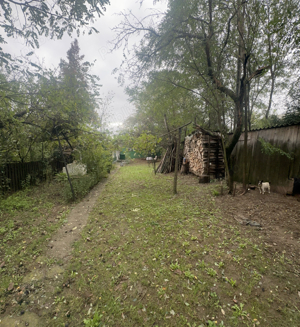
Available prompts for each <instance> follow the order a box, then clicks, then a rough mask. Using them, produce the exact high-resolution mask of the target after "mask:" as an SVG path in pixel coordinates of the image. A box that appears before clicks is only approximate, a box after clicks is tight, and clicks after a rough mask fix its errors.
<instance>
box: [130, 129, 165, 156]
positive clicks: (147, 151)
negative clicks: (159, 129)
mask: <svg viewBox="0 0 300 327" xmlns="http://www.w3.org/2000/svg"><path fill="white" fill-rule="evenodd" d="M160 141H161V138H159V137H157V136H155V135H152V134H149V133H146V132H144V133H142V134H141V135H140V136H139V137H138V138H137V139H136V140H135V141H134V143H133V149H134V150H135V151H136V152H137V153H140V154H142V155H144V156H145V157H146V156H154V155H155V154H156V152H157V151H158V144H159V143H160Z"/></svg>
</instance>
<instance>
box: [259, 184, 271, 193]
mask: <svg viewBox="0 0 300 327" xmlns="http://www.w3.org/2000/svg"><path fill="white" fill-rule="evenodd" d="M258 188H259V193H260V194H265V192H267V191H268V193H270V183H269V182H263V181H259V182H258Z"/></svg>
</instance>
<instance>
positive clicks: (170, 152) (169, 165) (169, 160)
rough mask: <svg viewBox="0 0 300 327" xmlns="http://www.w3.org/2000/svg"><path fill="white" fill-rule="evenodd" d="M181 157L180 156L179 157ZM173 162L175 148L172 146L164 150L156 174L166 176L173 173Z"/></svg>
mask: <svg viewBox="0 0 300 327" xmlns="http://www.w3.org/2000/svg"><path fill="white" fill-rule="evenodd" d="M180 157H182V156H180ZM175 160H176V146H175V144H172V145H171V146H169V147H168V148H167V150H166V153H165V154H164V156H163V158H162V159H161V161H160V163H159V165H158V167H157V169H156V172H157V173H161V174H168V173H171V172H172V171H174V169H175Z"/></svg>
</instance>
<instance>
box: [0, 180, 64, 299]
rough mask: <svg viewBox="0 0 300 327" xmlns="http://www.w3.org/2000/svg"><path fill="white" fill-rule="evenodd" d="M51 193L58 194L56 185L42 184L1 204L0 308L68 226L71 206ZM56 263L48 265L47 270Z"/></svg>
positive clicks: (48, 263)
mask: <svg viewBox="0 0 300 327" xmlns="http://www.w3.org/2000/svg"><path fill="white" fill-rule="evenodd" d="M52 192H57V190H56V187H55V185H52V186H49V185H47V184H43V185H40V186H39V187H32V188H27V189H25V190H23V191H19V192H16V193H14V194H13V195H11V196H9V197H8V198H6V199H1V200H0V264H1V265H2V268H0V279H1V283H0V305H1V303H5V301H6V295H7V288H8V286H9V285H10V284H11V283H13V284H14V286H15V287H17V286H19V285H20V283H21V282H22V279H23V277H24V275H25V274H26V273H28V272H29V271H30V270H31V268H32V266H33V265H34V264H35V260H36V258H38V257H39V256H40V255H42V254H43V253H44V251H45V246H46V244H47V243H48V240H49V239H50V237H51V235H52V234H53V233H54V232H55V231H56V230H57V229H58V228H59V227H60V226H61V225H62V224H63V223H64V222H65V218H66V215H67V213H68V211H69V209H68V206H67V205H65V204H64V203H63V202H62V201H61V200H60V196H53V194H52ZM53 263H54V262H51V261H47V266H50V265H52V264H53Z"/></svg>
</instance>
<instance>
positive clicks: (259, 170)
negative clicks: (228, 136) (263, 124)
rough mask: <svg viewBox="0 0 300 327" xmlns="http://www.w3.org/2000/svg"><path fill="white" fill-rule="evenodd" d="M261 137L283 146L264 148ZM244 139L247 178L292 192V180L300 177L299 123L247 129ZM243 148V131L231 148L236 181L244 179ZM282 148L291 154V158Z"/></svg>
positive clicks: (276, 189)
mask: <svg viewBox="0 0 300 327" xmlns="http://www.w3.org/2000/svg"><path fill="white" fill-rule="evenodd" d="M260 138H261V139H263V140H264V141H265V142H268V143H270V144H271V145H272V146H273V147H275V148H277V149H280V150H282V151H281V153H280V152H279V151H277V152H275V153H274V154H271V155H268V154H266V153H265V152H263V147H262V143H261V142H260ZM247 141H248V146H247V153H248V164H247V174H246V175H247V182H250V183H251V184H256V185H257V183H258V181H259V180H263V181H268V182H270V183H271V190H273V191H275V192H278V193H282V194H291V193H293V192H294V193H295V191H296V188H295V187H297V185H296V183H295V181H296V182H297V181H298V179H299V178H300V123H298V124H295V125H281V126H275V127H270V128H265V129H257V130H253V131H250V132H248V139H247ZM243 148H244V133H243V134H242V135H241V136H240V138H239V141H238V143H237V145H236V146H235V148H234V150H233V152H232V158H233V171H234V180H236V181H239V182H241V181H242V179H243ZM283 152H285V153H288V154H290V155H292V157H293V160H291V159H289V158H288V157H287V156H286V155H284V153H283Z"/></svg>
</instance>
